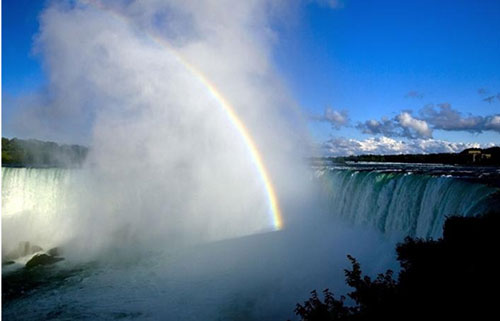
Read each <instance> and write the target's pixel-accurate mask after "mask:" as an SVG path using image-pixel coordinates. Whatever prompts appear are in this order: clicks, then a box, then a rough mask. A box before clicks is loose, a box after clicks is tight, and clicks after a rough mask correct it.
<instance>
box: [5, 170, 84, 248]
mask: <svg viewBox="0 0 500 321" xmlns="http://www.w3.org/2000/svg"><path fill="white" fill-rule="evenodd" d="M77 173H79V171H78V170H74V169H73V170H70V169H62V168H9V167H2V234H3V236H2V248H3V249H4V251H8V250H9V249H12V248H13V247H16V246H17V245H18V244H19V242H24V241H30V242H33V243H34V244H37V245H41V246H43V247H49V246H52V245H54V242H56V241H57V240H59V239H61V238H62V237H63V234H64V232H65V231H64V228H63V227H62V222H63V219H62V218H63V217H64V216H65V215H66V214H67V213H68V211H70V210H71V209H72V206H74V202H73V201H72V189H71V183H72V181H73V180H74V179H75V176H77Z"/></svg>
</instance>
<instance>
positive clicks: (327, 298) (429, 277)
mask: <svg viewBox="0 0 500 321" xmlns="http://www.w3.org/2000/svg"><path fill="white" fill-rule="evenodd" d="M498 231H500V214H498V213H491V214H487V215H484V216H481V217H474V218H473V217H467V218H464V217H451V218H448V219H447V221H446V222H445V225H444V230H443V238H441V239H439V240H422V239H412V238H406V239H405V241H404V242H403V243H401V244H398V246H397V248H396V252H397V255H398V260H399V262H400V264H401V272H400V274H399V277H398V279H397V280H395V279H394V278H393V273H392V271H390V270H388V271H387V272H386V273H385V274H379V275H378V277H377V278H376V279H375V280H372V279H371V278H370V277H368V276H363V273H362V271H361V267H360V264H359V263H358V262H357V261H356V259H354V258H353V257H351V256H348V259H349V260H350V261H351V264H352V269H351V270H346V271H345V275H346V282H347V284H348V285H349V286H351V287H352V288H353V289H354V290H353V291H352V292H350V293H348V296H349V297H350V298H351V299H352V300H353V301H354V305H353V306H346V304H345V303H344V301H345V297H343V296H341V297H340V299H336V298H335V297H334V295H333V293H331V292H330V291H329V290H328V289H326V290H325V291H324V292H323V293H324V299H323V300H321V299H320V298H319V297H318V295H317V293H316V291H313V292H312V297H311V298H310V299H309V300H307V301H305V302H304V303H303V304H297V307H296V309H295V313H296V314H297V315H298V316H299V317H300V318H301V320H304V321H318V320H379V319H380V320H417V319H418V320H429V319H436V320H444V319H454V318H455V319H469V320H489V319H492V318H495V317H494V316H495V315H497V314H498V311H497V304H498V303H497V302H498V300H499V294H498V291H499V285H500V284H499V275H498V273H499V271H500V263H499V262H500V258H499V256H500V252H499V245H500V234H499V232H498Z"/></svg>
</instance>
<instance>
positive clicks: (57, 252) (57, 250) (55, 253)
mask: <svg viewBox="0 0 500 321" xmlns="http://www.w3.org/2000/svg"><path fill="white" fill-rule="evenodd" d="M47 254H48V255H50V256H61V255H62V250H61V248H60V247H53V248H51V249H50V250H48V251H47Z"/></svg>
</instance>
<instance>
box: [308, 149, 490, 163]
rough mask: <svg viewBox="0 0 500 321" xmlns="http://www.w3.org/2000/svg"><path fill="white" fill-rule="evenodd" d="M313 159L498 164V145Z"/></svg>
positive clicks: (343, 161)
mask: <svg viewBox="0 0 500 321" xmlns="http://www.w3.org/2000/svg"><path fill="white" fill-rule="evenodd" d="M313 160H328V161H332V162H335V163H345V162H390V163H435V164H450V165H484V166H500V147H491V148H486V149H480V148H469V149H466V150H464V151H462V152H460V153H439V154H404V155H372V154H368V155H359V156H346V157H327V158H321V159H313Z"/></svg>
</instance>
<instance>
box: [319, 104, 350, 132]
mask: <svg viewBox="0 0 500 321" xmlns="http://www.w3.org/2000/svg"><path fill="white" fill-rule="evenodd" d="M310 118H311V120H315V121H321V122H328V123H330V125H332V128H334V129H340V128H342V127H344V126H347V125H348V124H349V114H348V112H347V110H335V109H333V108H326V109H325V111H324V114H323V115H322V116H311V117H310Z"/></svg>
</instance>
